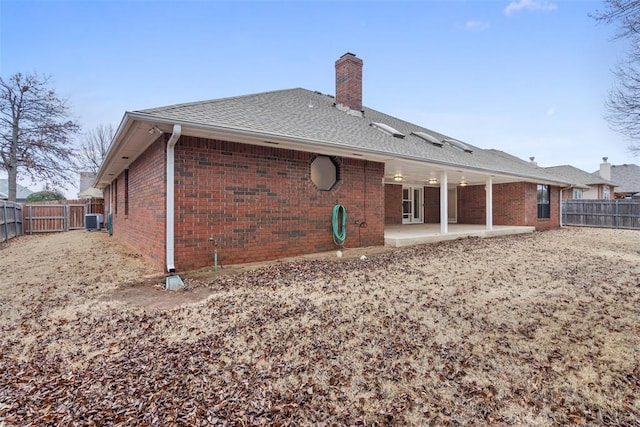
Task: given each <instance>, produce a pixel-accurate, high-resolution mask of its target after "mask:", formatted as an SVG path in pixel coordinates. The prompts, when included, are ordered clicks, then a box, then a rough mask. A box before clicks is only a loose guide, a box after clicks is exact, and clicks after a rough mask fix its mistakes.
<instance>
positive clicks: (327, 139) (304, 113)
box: [134, 88, 564, 183]
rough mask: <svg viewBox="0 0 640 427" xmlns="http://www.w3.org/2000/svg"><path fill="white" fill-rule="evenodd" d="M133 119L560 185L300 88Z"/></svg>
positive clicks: (535, 171)
mask: <svg viewBox="0 0 640 427" xmlns="http://www.w3.org/2000/svg"><path fill="white" fill-rule="evenodd" d="M134 113H136V114H138V115H145V116H148V117H149V118H150V119H153V118H156V119H159V120H169V121H174V122H178V123H189V124H192V125H199V126H203V127H206V126H217V127H224V128H229V129H238V130H246V131H254V132H260V133H266V134H273V135H274V136H279V137H289V138H294V139H297V140H301V139H302V140H308V141H309V143H310V144H313V143H314V142H316V143H328V144H332V145H334V146H338V147H344V148H349V149H350V150H355V151H357V150H363V151H369V152H377V153H383V154H385V155H390V156H398V157H401V158H406V159H415V160H421V161H429V162H433V163H440V164H445V165H454V166H460V167H468V168H473V169H477V170H483V171H487V172H500V173H504V174H508V175H516V176H520V177H527V178H531V179H539V180H545V181H551V182H560V183H564V181H563V180H562V179H558V177H557V176H554V175H551V174H549V173H548V172H547V171H545V170H544V169H543V168H539V167H536V166H535V165H532V164H530V163H528V162H525V161H521V160H520V159H517V158H515V157H513V156H510V155H506V156H501V155H497V151H496V150H483V149H481V148H479V147H476V146H473V145H471V144H469V143H466V142H465V144H466V145H468V146H469V147H470V148H471V149H472V150H473V152H472V153H467V152H464V151H462V150H460V149H459V148H456V147H454V146H453V145H451V144H444V146H442V147H437V146H435V145H433V144H431V143H429V142H426V141H425V140H424V139H422V138H419V137H418V136H415V135H412V134H411V133H412V132H416V131H418V132H425V133H428V134H430V135H432V136H434V137H436V138H438V139H439V140H443V139H446V138H451V137H449V136H446V135H444V134H441V133H438V132H435V131H432V130H430V129H426V128H424V127H421V126H418V125H416V124H413V123H409V122H407V121H404V120H401V119H398V118H396V117H393V116H389V115H387V114H384V113H381V112H379V111H376V110H373V109H370V108H366V107H364V108H363V115H355V114H348V113H347V112H345V111H343V110H341V109H339V108H337V107H336V106H335V100H334V97H333V96H330V95H324V94H321V93H319V92H313V91H309V90H306V89H301V88H297V89H287V90H279V91H273V92H264V93H258V94H252V95H244V96H238V97H233V98H223V99H215V100H209V101H201V102H194V103H188V104H178V105H171V106H166V107H159V108H150V109H146V110H140V111H136V112H134ZM372 122H379V123H384V124H386V125H389V126H392V127H393V128H395V129H397V130H398V131H400V132H402V133H403V134H404V135H406V137H405V138H403V139H399V138H395V137H393V136H390V135H388V134H386V133H384V132H381V131H380V130H378V129H375V128H374V127H372V126H370V124H371V123H372ZM505 154H506V153H505ZM514 159H517V160H518V161H515V160H514Z"/></svg>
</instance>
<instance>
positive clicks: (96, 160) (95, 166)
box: [78, 124, 115, 173]
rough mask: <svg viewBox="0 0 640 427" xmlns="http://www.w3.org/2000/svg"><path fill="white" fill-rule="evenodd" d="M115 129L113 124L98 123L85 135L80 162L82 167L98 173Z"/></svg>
mask: <svg viewBox="0 0 640 427" xmlns="http://www.w3.org/2000/svg"><path fill="white" fill-rule="evenodd" d="M114 134H115V131H114V129H113V126H112V125H110V124H109V125H98V126H96V128H95V129H93V130H90V131H89V132H87V133H86V135H85V136H84V138H83V140H82V142H81V143H80V152H79V153H78V162H79V166H80V169H81V170H83V171H89V172H93V173H98V170H99V169H100V166H101V165H102V161H103V160H104V157H105V156H106V155H107V151H108V150H109V145H110V144H111V140H112V139H113V136H114Z"/></svg>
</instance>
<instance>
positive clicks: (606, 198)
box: [602, 185, 611, 200]
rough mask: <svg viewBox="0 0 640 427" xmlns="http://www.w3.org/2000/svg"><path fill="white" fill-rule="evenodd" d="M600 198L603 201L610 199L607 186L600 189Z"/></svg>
mask: <svg viewBox="0 0 640 427" xmlns="http://www.w3.org/2000/svg"><path fill="white" fill-rule="evenodd" d="M602 198H603V199H605V200H610V199H611V193H610V192H609V186H608V185H605V186H604V187H602Z"/></svg>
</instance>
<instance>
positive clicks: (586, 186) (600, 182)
mask: <svg viewBox="0 0 640 427" xmlns="http://www.w3.org/2000/svg"><path fill="white" fill-rule="evenodd" d="M605 163H606V158H605ZM545 169H546V170H547V171H548V172H550V173H551V174H553V175H556V176H558V178H560V179H563V180H565V181H567V182H569V183H570V185H569V186H568V187H566V188H564V189H563V191H562V199H563V200H568V199H572V200H576V199H585V200H610V199H613V198H614V189H615V187H616V184H615V183H613V182H612V181H611V180H610V179H605V178H603V177H601V176H600V175H599V174H597V173H589V172H586V171H583V170H582V169H578V168H576V167H575V166H570V165H563V166H551V167H547V168H545Z"/></svg>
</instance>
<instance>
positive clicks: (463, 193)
mask: <svg viewBox="0 0 640 427" xmlns="http://www.w3.org/2000/svg"><path fill="white" fill-rule="evenodd" d="M550 200H551V218H549V219H538V199H537V185H536V184H532V183H527V182H515V183H509V184H494V185H493V223H494V224H495V225H529V226H535V227H536V230H546V229H549V228H555V227H559V225H560V223H559V216H558V215H559V200H560V189H559V187H551V191H550ZM458 202H459V204H458V222H459V223H463V224H484V223H486V215H485V206H486V203H485V202H486V194H485V191H484V185H471V186H468V187H458Z"/></svg>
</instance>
